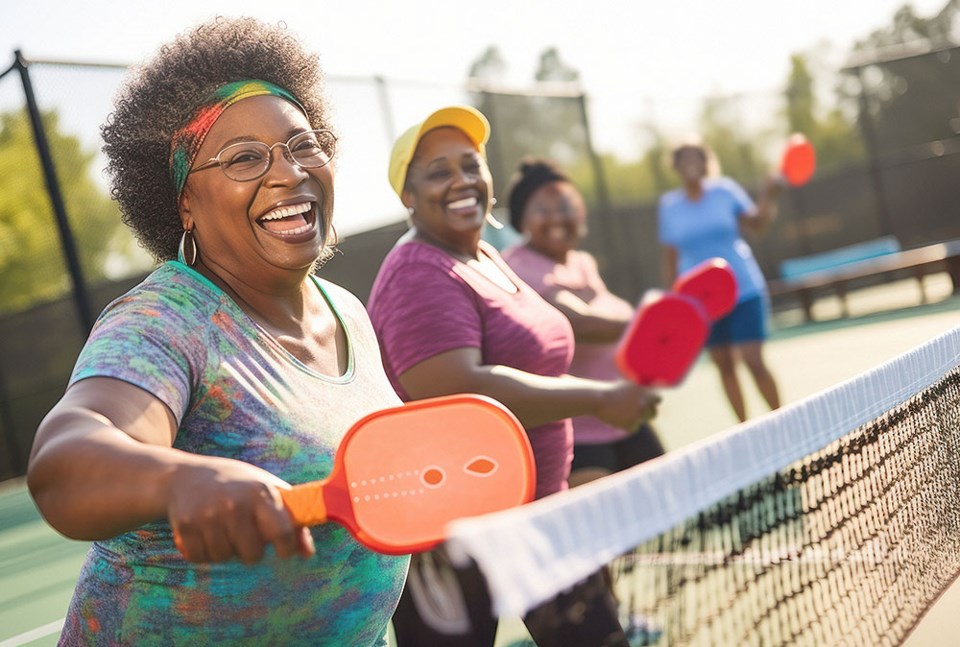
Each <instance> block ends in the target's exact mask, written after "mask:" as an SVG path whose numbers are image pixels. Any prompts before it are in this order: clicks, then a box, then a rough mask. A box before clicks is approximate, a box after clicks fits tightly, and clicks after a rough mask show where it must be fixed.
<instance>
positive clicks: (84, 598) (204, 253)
mask: <svg viewBox="0 0 960 647" xmlns="http://www.w3.org/2000/svg"><path fill="white" fill-rule="evenodd" d="M327 115H328V108H327V103H326V100H325V99H324V96H323V85H322V73H321V70H320V67H319V65H318V63H317V59H316V57H315V56H314V55H312V54H309V53H308V52H306V51H305V50H304V49H303V47H302V46H301V44H300V43H299V41H298V40H297V38H296V37H294V36H293V35H292V34H291V33H290V32H288V31H287V30H286V29H284V28H282V27H277V26H272V25H267V24H263V23H261V22H258V21H256V20H253V19H226V18H220V19H216V20H213V21H211V22H209V23H206V24H203V25H201V26H199V27H197V28H195V29H193V30H192V31H189V32H187V33H185V34H183V35H180V36H178V37H177V38H176V39H175V40H173V41H172V42H170V43H169V44H167V45H166V46H164V47H162V48H161V49H160V50H159V52H158V53H157V54H156V55H155V57H154V58H153V59H152V60H150V61H149V62H147V63H146V64H144V65H143V66H141V67H139V68H136V69H135V70H133V71H132V73H131V75H130V77H129V78H128V80H127V82H126V83H125V85H124V86H123V87H122V89H121V90H120V92H119V94H118V96H117V98H116V104H115V111H114V112H113V114H112V115H111V116H110V118H109V120H108V121H107V123H106V124H105V125H104V126H103V129H102V134H103V139H104V151H105V152H106V154H107V157H108V171H109V174H110V177H111V180H112V193H113V197H114V198H115V199H116V200H117V202H118V203H119V205H120V209H121V212H122V214H123V220H124V222H125V223H126V224H127V225H129V226H130V227H131V228H132V229H133V231H134V232H135V234H136V236H137V238H138V240H139V241H140V243H141V244H142V245H143V246H144V247H145V248H147V249H148V250H149V251H150V252H151V253H152V254H153V255H154V257H155V258H156V259H157V260H158V262H160V266H159V267H158V268H157V269H156V270H155V271H154V272H152V273H151V274H150V275H149V276H148V277H147V278H146V279H145V280H144V281H143V282H142V283H141V284H140V285H138V286H136V287H134V288H133V289H132V290H131V291H130V292H128V293H127V294H125V295H123V296H122V297H120V298H118V299H117V300H115V301H114V302H113V303H111V304H109V305H108V306H107V307H106V308H105V309H104V311H103V312H102V313H101V315H100V317H99V318H98V320H97V323H96V325H95V327H94V329H93V331H92V332H91V334H90V337H89V339H88V340H87V343H86V344H85V346H84V348H83V349H82V350H81V352H80V356H79V358H78V359H77V362H76V366H75V367H74V371H73V374H72V376H71V378H70V382H69V386H68V387H67V390H66V393H65V394H64V396H63V398H62V399H61V400H60V401H59V402H58V403H57V404H56V405H55V406H54V407H53V409H52V410H51V411H50V413H49V414H48V415H47V416H46V418H45V419H44V420H43V422H42V423H41V425H40V428H39V429H38V431H37V435H36V438H35V441H34V447H33V452H32V455H31V460H30V465H29V470H28V484H29V487H30V491H31V493H32V495H33V497H34V500H35V501H36V503H37V506H38V507H39V509H40V510H41V512H42V513H43V515H44V517H45V518H46V519H47V521H48V522H49V523H50V524H51V525H52V526H53V527H54V528H55V529H56V530H58V531H59V532H61V533H62V534H64V535H66V536H68V537H72V538H75V539H80V540H88V541H89V540H92V541H93V545H92V547H91V549H90V551H89V553H88V555H87V559H86V562H85V563H84V565H83V568H82V571H81V573H80V577H79V581H78V583H77V586H76V589H75V591H74V596H73V600H72V602H71V605H70V608H69V611H68V613H67V618H66V622H65V624H64V628H63V633H62V635H61V644H67V645H78V644H90V645H107V644H109V645H117V644H123V645H129V644H137V645H140V644H162V645H175V644H189V645H198V644H217V643H221V644H237V643H243V644H269V645H279V644H289V643H295V644H312V645H320V644H324V645H346V644H350V645H375V644H380V645H382V644H385V636H386V630H387V624H388V622H389V619H390V616H391V614H392V613H393V610H394V608H395V607H396V604H397V599H398V598H399V595H400V591H401V588H402V587H403V582H404V578H405V576H406V571H407V565H408V559H407V558H406V557H392V556H386V555H380V554H377V553H374V552H372V551H370V550H368V549H367V548H365V547H363V546H362V545H360V544H358V543H357V542H356V541H355V540H354V539H353V538H352V537H351V536H350V534H349V533H347V532H346V531H345V530H344V529H343V528H342V527H340V526H339V525H336V524H323V525H320V526H317V527H314V528H312V529H304V528H298V527H295V525H294V524H293V523H292V521H291V518H290V516H289V514H288V513H287V511H286V509H285V507H284V504H283V501H282V498H281V491H282V490H283V489H285V488H287V487H289V485H288V484H289V483H298V482H304V481H311V480H318V479H322V478H325V477H327V476H328V475H329V474H330V471H331V468H332V465H333V459H334V456H335V453H336V450H337V447H338V445H339V443H340V441H341V439H342V438H343V436H344V434H345V433H346V431H347V430H348V428H349V427H350V426H351V425H352V424H353V423H354V422H355V421H356V420H358V419H359V418H361V417H363V416H365V415H367V414H368V413H371V412H373V411H376V410H379V409H383V408H387V407H391V406H396V405H398V404H399V403H400V401H399V399H398V398H397V395H396V394H395V392H394V390H393V389H392V388H391V386H390V382H389V380H388V379H387V377H386V376H385V374H384V370H383V367H382V364H381V360H380V354H379V348H378V344H377V340H376V339H375V337H374V334H373V329H372V326H371V325H370V320H369V318H368V316H367V313H366V311H365V310H364V308H363V306H362V305H361V303H360V301H359V300H358V299H357V298H356V297H354V296H353V295H352V294H350V293H349V292H347V291H346V290H344V289H343V288H341V287H339V286H336V285H334V284H332V283H330V282H329V281H326V280H323V279H321V278H319V277H318V276H316V275H315V274H314V270H315V269H316V268H317V267H318V265H319V262H321V261H322V260H323V259H324V258H325V257H326V256H327V255H328V254H329V253H330V249H331V246H332V245H333V243H334V240H333V239H334V234H333V227H332V222H331V220H332V215H333V198H334V184H333V165H332V164H330V162H331V160H332V158H333V155H334V152H335V147H336V137H335V135H334V134H333V132H332V129H331V126H330V124H329V123H328V121H327V119H328V116H327Z"/></svg>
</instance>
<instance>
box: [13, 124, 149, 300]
mask: <svg viewBox="0 0 960 647" xmlns="http://www.w3.org/2000/svg"><path fill="white" fill-rule="evenodd" d="M42 121H43V124H44V129H45V133H46V138H47V140H48V143H49V146H50V149H51V151H52V155H53V159H54V166H55V168H56V173H57V176H58V179H59V182H60V192H61V195H62V197H63V201H64V203H65V208H66V211H67V215H68V222H69V224H70V228H71V230H72V232H73V235H74V237H75V248H76V249H77V251H78V254H79V256H80V261H81V266H82V268H83V272H84V274H85V278H86V280H87V281H88V282H95V281H97V280H100V279H102V278H103V277H104V276H105V273H106V270H105V268H106V261H107V259H108V258H110V257H111V256H112V255H113V256H115V255H117V254H121V255H126V256H129V255H131V254H133V253H134V252H133V248H134V245H133V244H132V242H131V241H132V239H131V238H130V237H129V235H127V236H119V235H118V234H119V233H125V231H126V228H125V227H123V226H122V225H121V222H120V217H119V213H118V211H117V209H116V207H115V205H114V204H113V202H112V201H111V200H110V197H109V196H108V195H107V194H106V192H105V190H104V189H103V188H101V187H100V186H98V185H97V184H96V183H95V182H94V180H93V179H92V176H91V166H92V164H93V161H94V159H95V155H94V154H93V153H91V152H89V151H84V150H83V148H82V146H81V143H80V141H79V139H77V138H76V137H74V136H71V135H67V134H65V133H63V132H62V131H61V129H60V125H59V118H58V116H57V114H56V113H55V112H47V113H45V114H44V115H43V117H42ZM63 259H64V254H63V248H62V246H61V242H60V238H59V235H58V229H57V225H56V221H55V218H54V214H53V207H52V203H51V200H50V197H49V194H48V192H47V186H46V181H45V179H44V176H43V170H42V167H41V164H40V159H39V156H38V153H37V149H36V145H35V143H34V138H33V131H32V129H31V126H30V121H29V117H28V116H27V113H26V111H25V110H23V111H17V112H9V113H4V114H0V274H2V276H3V281H0V311H12V310H19V309H22V308H24V307H27V306H29V305H31V304H33V303H37V302H42V301H47V300H50V299H54V298H57V297H60V296H62V295H63V294H64V293H65V292H66V291H68V290H69V289H70V287H71V286H70V279H69V275H68V273H67V270H66V264H65V261H64V260H63Z"/></svg>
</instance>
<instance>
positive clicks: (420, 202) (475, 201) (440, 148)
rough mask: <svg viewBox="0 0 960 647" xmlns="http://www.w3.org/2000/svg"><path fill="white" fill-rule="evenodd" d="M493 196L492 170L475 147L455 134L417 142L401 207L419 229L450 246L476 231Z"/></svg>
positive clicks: (437, 133) (441, 131)
mask: <svg viewBox="0 0 960 647" xmlns="http://www.w3.org/2000/svg"><path fill="white" fill-rule="evenodd" d="M492 191H493V186H492V178H491V176H490V169H489V168H488V167H487V162H486V160H485V159H484V158H483V155H482V154H481V153H480V151H479V150H478V149H477V146H476V145H475V144H474V143H473V142H472V141H470V139H469V138H468V137H467V136H466V135H465V134H464V133H463V132H461V131H460V130H458V129H457V128H452V127H442V128H436V129H434V130H431V131H430V132H428V133H427V134H426V135H424V136H423V137H422V138H421V139H420V143H419V144H418V145H417V151H416V153H415V154H414V156H413V160H412V161H411V163H410V168H409V170H408V171H407V182H406V186H405V188H404V191H403V203H404V204H405V205H406V206H408V207H412V208H413V217H412V218H413V221H414V224H415V225H416V226H417V227H418V228H419V229H422V230H425V231H426V232H427V233H429V234H431V235H432V236H434V237H435V238H437V239H439V240H441V241H447V242H453V241H456V240H458V239H461V238H463V237H465V236H467V235H470V236H472V235H475V234H476V233H477V232H479V231H480V229H481V227H483V222H484V218H485V217H486V214H487V211H488V209H489V207H490V204H489V203H490V198H491V194H492Z"/></svg>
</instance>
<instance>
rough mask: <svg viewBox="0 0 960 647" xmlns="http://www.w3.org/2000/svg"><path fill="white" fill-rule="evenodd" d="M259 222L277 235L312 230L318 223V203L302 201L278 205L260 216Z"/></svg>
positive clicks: (302, 232)
mask: <svg viewBox="0 0 960 647" xmlns="http://www.w3.org/2000/svg"><path fill="white" fill-rule="evenodd" d="M257 224H258V225H260V226H261V227H262V228H263V229H265V230H267V231H269V232H270V233H271V234H276V235H277V236H299V235H301V234H305V233H307V232H309V231H311V230H312V229H313V228H314V226H316V224H317V210H316V204H315V203H313V202H301V203H299V204H290V205H286V206H283V207H277V208H276V209H273V210H272V211H269V212H267V213H266V214H264V215H262V216H260V217H259V218H258V219H257Z"/></svg>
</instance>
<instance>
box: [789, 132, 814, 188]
mask: <svg viewBox="0 0 960 647" xmlns="http://www.w3.org/2000/svg"><path fill="white" fill-rule="evenodd" d="M816 168H817V155H816V151H815V150H814V149H813V144H811V143H810V142H809V141H808V140H807V138H806V137H804V136H803V135H802V134H800V133H794V134H793V135H790V137H789V138H788V139H787V146H786V148H785V149H784V151H783V158H782V159H781V161H780V174H781V175H782V176H783V177H784V179H785V180H786V181H787V184H789V185H790V186H795V187H796V186H803V185H804V184H806V183H807V182H809V181H810V178H812V177H813V172H814V171H815V170H816Z"/></svg>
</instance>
